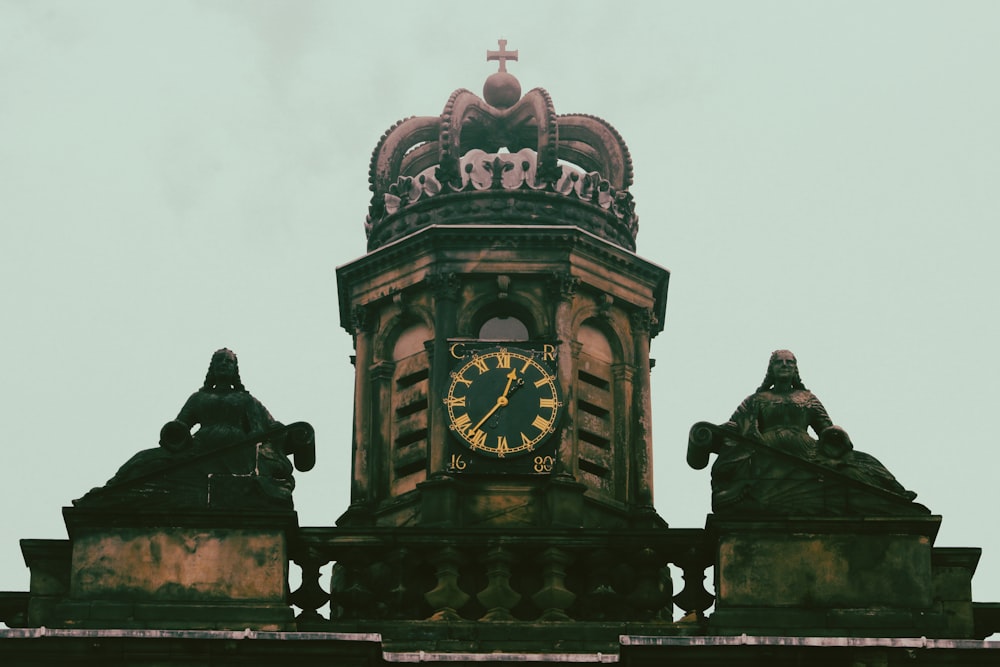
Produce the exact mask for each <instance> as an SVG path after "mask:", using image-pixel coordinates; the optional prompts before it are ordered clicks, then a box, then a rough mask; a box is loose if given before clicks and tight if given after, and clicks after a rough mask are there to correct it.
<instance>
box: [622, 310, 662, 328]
mask: <svg viewBox="0 0 1000 667" xmlns="http://www.w3.org/2000/svg"><path fill="white" fill-rule="evenodd" d="M629 320H630V321H631V323H632V330H633V331H636V332H649V331H652V330H653V329H654V328H655V327H656V325H657V324H658V322H657V320H656V315H654V314H653V311H652V310H650V309H648V308H641V309H639V310H634V311H632V313H631V314H629Z"/></svg>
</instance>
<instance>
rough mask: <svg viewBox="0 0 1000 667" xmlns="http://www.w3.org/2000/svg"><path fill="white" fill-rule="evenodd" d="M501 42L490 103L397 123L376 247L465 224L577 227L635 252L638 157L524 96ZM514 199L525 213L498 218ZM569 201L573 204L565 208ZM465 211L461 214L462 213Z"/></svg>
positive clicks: (389, 134)
mask: <svg viewBox="0 0 1000 667" xmlns="http://www.w3.org/2000/svg"><path fill="white" fill-rule="evenodd" d="M498 44H499V47H500V48H499V49H498V50H496V51H492V50H488V51H487V52H486V60H487V62H490V61H497V62H498V63H499V71H497V72H494V73H493V74H491V75H490V76H489V77H488V78H487V80H486V83H485V84H484V86H483V97H482V98H480V97H478V96H477V95H475V94H474V93H472V92H471V91H469V90H466V89H463V88H460V89H458V90H456V91H455V92H453V93H452V94H451V96H450V97H449V98H448V101H447V102H446V103H445V106H444V109H443V111H442V112H441V114H440V115H439V116H421V117H412V118H407V119H405V120H402V121H399V122H397V123H396V124H395V125H393V126H392V127H391V128H389V130H388V131H386V133H385V134H384V135H383V136H382V139H381V140H380V141H379V143H378V145H377V146H376V147H375V150H374V152H373V153H372V159H371V166H370V170H369V184H370V189H371V191H372V200H371V205H370V207H369V212H368V219H367V221H366V224H365V230H366V232H367V234H368V249H369V250H375V249H376V248H379V247H381V246H383V245H386V244H388V243H391V242H393V241H396V240H398V239H400V238H402V237H404V236H408V235H410V234H412V233H413V232H416V231H418V230H420V229H422V228H424V227H427V226H430V225H447V224H459V223H458V222H457V221H458V220H461V221H462V223H461V224H470V223H472V224H497V223H500V224H504V225H510V224H536V225H537V224H544V225H572V226H576V227H580V228H582V229H585V230H586V231H588V232H590V233H592V234H595V235H596V236H599V237H601V238H603V239H605V240H607V241H610V242H612V243H614V244H615V245H618V246H620V247H622V248H625V249H627V250H635V236H636V233H637V231H638V217H637V216H636V214H635V205H634V202H633V200H632V195H631V194H630V193H629V192H628V188H629V186H631V185H632V158H631V156H630V154H629V151H628V147H627V146H626V145H625V141H624V140H623V139H622V137H621V135H620V134H618V132H617V130H615V129H614V127H612V126H611V124H610V123H608V122H607V121H605V120H602V119H601V118H597V117H596V116H590V115H585V114H568V115H558V114H557V113H556V111H555V107H554V105H553V104H552V98H551V97H550V96H549V94H548V92H546V91H545V90H544V89H542V88H534V89H532V90H530V91H528V92H527V93H526V94H525V95H523V96H522V95H521V84H520V82H518V80H517V78H515V77H514V75H513V74H511V73H510V72H508V71H507V63H508V62H509V61H515V62H516V61H517V59H518V52H517V51H516V50H513V51H508V50H507V40H505V39H500V40H498ZM499 163H503V164H499ZM515 191H516V192H517V193H518V197H517V200H518V206H516V207H507V208H508V209H509V210H507V213H506V214H505V215H504V216H503V219H502V220H501V219H498V217H497V216H496V215H495V209H496V207H497V206H501V204H499V203H497V199H498V198H507V199H509V196H510V195H511V194H512V193H513V192H515ZM553 197H559V198H561V199H560V200H559V201H558V203H559V204H560V207H559V208H561V209H562V214H561V215H560V216H558V217H555V216H553V215H551V214H548V213H547V212H550V211H551V210H552V209H553V207H552V204H553V203H556V202H553V200H552V198H553ZM567 198H568V199H571V200H574V205H570V206H569V207H563V206H562V204H565V203H566V202H565V199H567ZM459 204H460V205H461V207H462V215H460V216H459V215H454V213H455V211H454V206H455V205H459ZM480 214H481V215H480Z"/></svg>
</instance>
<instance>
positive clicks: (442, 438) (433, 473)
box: [417, 273, 460, 525]
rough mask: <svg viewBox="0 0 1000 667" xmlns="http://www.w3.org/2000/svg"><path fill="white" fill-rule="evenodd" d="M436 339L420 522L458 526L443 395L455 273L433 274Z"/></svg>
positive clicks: (430, 279)
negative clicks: (449, 466)
mask: <svg viewBox="0 0 1000 667" xmlns="http://www.w3.org/2000/svg"><path fill="white" fill-rule="evenodd" d="M427 282H428V284H429V285H430V288H431V290H432V291H433V294H434V341H433V343H432V344H431V345H430V346H429V347H428V350H427V356H428V362H429V363H430V369H431V372H430V383H429V384H430V387H429V398H428V405H427V433H428V438H427V481H425V482H421V483H420V484H418V485H417V488H418V489H420V492H421V494H422V495H421V517H420V523H421V524H424V525H454V524H455V523H457V522H458V520H459V515H458V499H457V496H456V494H457V490H456V488H455V480H454V479H453V478H452V476H451V475H449V474H448V447H447V442H448V416H447V412H446V410H445V407H444V404H443V403H442V402H441V400H440V399H441V397H442V396H444V395H445V392H446V391H447V388H448V354H449V351H448V338H449V337H452V336H454V335H455V333H456V332H455V324H456V322H455V320H456V317H455V315H456V312H457V308H458V294H459V289H460V285H459V281H458V277H457V276H456V275H455V274H454V273H432V274H430V275H428V276H427Z"/></svg>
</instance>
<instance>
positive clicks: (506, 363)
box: [497, 347, 510, 368]
mask: <svg viewBox="0 0 1000 667" xmlns="http://www.w3.org/2000/svg"><path fill="white" fill-rule="evenodd" d="M497 368H510V352H508V351H507V350H505V349H504V348H502V347H501V348H500V351H499V352H497Z"/></svg>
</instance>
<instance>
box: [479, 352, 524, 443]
mask: <svg viewBox="0 0 1000 667" xmlns="http://www.w3.org/2000/svg"><path fill="white" fill-rule="evenodd" d="M516 379H517V369H516V368H512V369H510V373H508V374H507V386H505V387H504V388H503V393H501V394H500V397H499V398H498V399H497V402H496V403H494V404H493V407H492V408H490V410H489V412H487V413H486V414H485V415H483V418H482V419H480V420H479V422H478V423H477V424H476V425H475V426H473V427H472V431H469V432H470V433H471V432H473V431H478V430H479V427H480V426H482V425H483V424H484V423H485V422H486V420H487V419H489V418H490V417H491V416H493V413H494V412H496V411H497V410H499V409H500V408H502V407H503V406H505V405H507V402H508V401H507V392H509V391H510V385H512V384H513V383H514V380H516Z"/></svg>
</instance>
